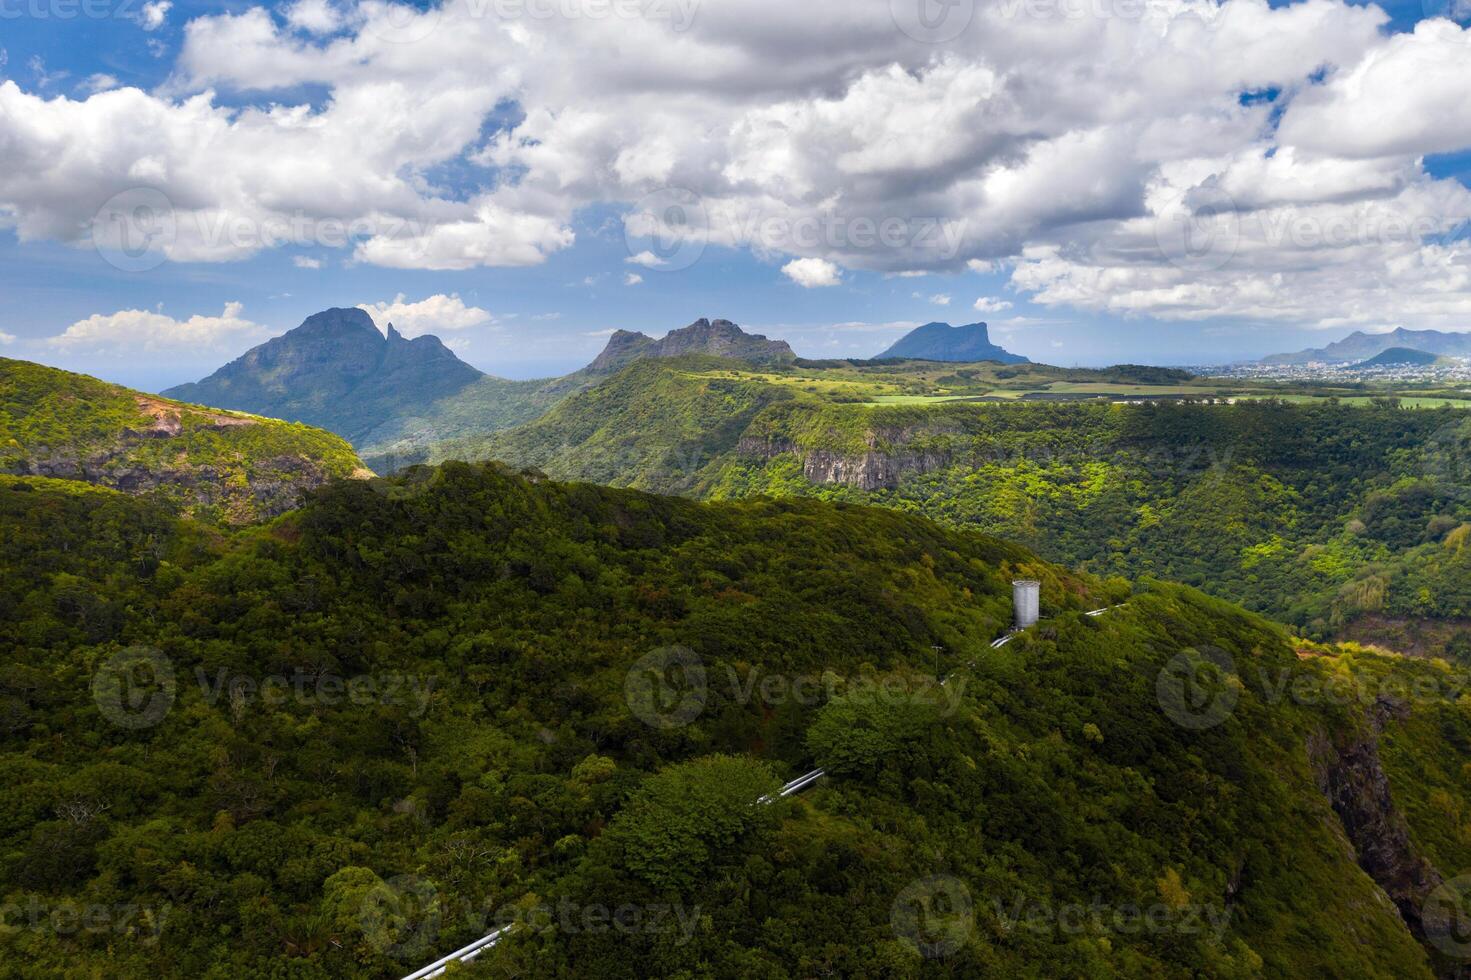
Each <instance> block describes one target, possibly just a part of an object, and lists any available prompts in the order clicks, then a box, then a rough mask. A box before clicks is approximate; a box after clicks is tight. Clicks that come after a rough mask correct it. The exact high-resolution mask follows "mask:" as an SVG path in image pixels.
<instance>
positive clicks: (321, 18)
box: [286, 0, 344, 34]
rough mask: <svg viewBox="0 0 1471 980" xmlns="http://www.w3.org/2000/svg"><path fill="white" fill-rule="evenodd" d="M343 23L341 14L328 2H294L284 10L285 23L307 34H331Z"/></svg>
mask: <svg viewBox="0 0 1471 980" xmlns="http://www.w3.org/2000/svg"><path fill="white" fill-rule="evenodd" d="M343 21H344V19H343V15H342V12H341V11H340V10H338V9H337V8H336V7H334V6H333V5H332V4H331V3H329V2H328V0H296V3H293V4H291V5H290V6H289V7H287V8H286V23H288V24H290V25H291V26H292V27H294V28H296V29H297V30H299V31H306V32H307V33H308V34H331V33H333V32H334V31H336V30H338V29H339V28H341V27H342V25H343Z"/></svg>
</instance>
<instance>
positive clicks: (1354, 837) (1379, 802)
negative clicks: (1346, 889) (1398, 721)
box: [1309, 696, 1465, 976]
mask: <svg viewBox="0 0 1471 980" xmlns="http://www.w3.org/2000/svg"><path fill="white" fill-rule="evenodd" d="M1408 712H1409V706H1408V705H1407V704H1405V703H1404V702H1402V701H1399V700H1396V699H1394V698H1390V697H1384V696H1381V697H1380V698H1379V699H1378V701H1376V702H1375V704H1374V706H1373V708H1372V709H1371V715H1370V720H1371V723H1372V725H1371V729H1372V730H1371V733H1369V734H1366V735H1363V736H1359V737H1356V738H1353V739H1351V740H1349V741H1348V742H1347V743H1346V744H1335V743H1334V742H1332V741H1330V740H1329V739H1327V738H1325V737H1318V738H1315V739H1314V740H1313V741H1312V742H1311V744H1310V745H1309V752H1310V754H1311V756H1312V759H1313V763H1314V769H1315V772H1316V775H1317V779H1318V786H1319V788H1320V789H1322V790H1323V792H1324V793H1325V794H1326V795H1327V796H1328V800H1329V802H1330V803H1331V804H1332V805H1333V811H1334V812H1335V813H1337V814H1338V818H1339V820H1340V821H1341V822H1342V824H1343V829H1344V832H1345V834H1346V835H1347V836H1348V839H1349V842H1350V843H1351V844H1352V845H1353V848H1354V852H1355V854H1356V855H1357V857H1358V862H1359V866H1360V867H1361V868H1363V869H1364V871H1366V872H1367V873H1368V875H1369V877H1371V878H1373V879H1374V881H1375V882H1376V883H1377V884H1378V885H1379V887H1380V888H1382V889H1383V890H1384V893H1385V894H1386V895H1388V896H1389V898H1390V900H1391V901H1392V902H1394V904H1395V907H1396V908H1398V909H1399V912H1400V916H1401V917H1402V918H1403V919H1404V920H1405V924H1406V925H1407V926H1408V927H1409V929H1410V932H1411V933H1412V934H1413V935H1414V937H1415V938H1416V939H1417V940H1419V941H1420V942H1421V943H1422V944H1423V943H1426V934H1425V923H1424V920H1423V916H1422V910H1423V908H1424V907H1425V900H1426V898H1427V897H1429V895H1430V893H1431V892H1433V891H1435V889H1436V888H1438V887H1440V885H1441V883H1442V881H1443V880H1444V879H1443V877H1442V875H1441V873H1440V872H1439V871H1438V870H1436V868H1435V867H1434V866H1433V865H1432V864H1431V863H1430V862H1429V861H1427V860H1426V859H1425V858H1423V857H1421V856H1420V855H1419V853H1418V852H1417V851H1416V850H1415V846H1414V843H1413V842H1412V841H1411V840H1410V830H1409V825H1408V824H1407V823H1406V822H1405V818H1404V815H1403V814H1401V813H1400V812H1399V810H1398V809H1396V808H1395V805H1394V800H1393V799H1392V798H1391V796H1390V791H1389V777H1388V776H1386V775H1385V772H1384V767H1383V765H1382V764H1381V762H1380V760H1379V747H1378V740H1377V738H1376V736H1377V735H1378V734H1379V732H1381V731H1383V729H1384V726H1385V724H1386V722H1388V721H1389V720H1390V719H1392V718H1402V717H1405V716H1406V715H1407V714H1408ZM1446 975H1448V976H1463V975H1465V974H1463V973H1460V972H1452V973H1450V974H1446Z"/></svg>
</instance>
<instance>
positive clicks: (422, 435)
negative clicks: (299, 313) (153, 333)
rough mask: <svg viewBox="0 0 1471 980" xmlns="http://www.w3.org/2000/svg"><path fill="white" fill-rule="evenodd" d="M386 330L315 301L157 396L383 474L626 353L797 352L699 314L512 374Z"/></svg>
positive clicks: (531, 405)
mask: <svg viewBox="0 0 1471 980" xmlns="http://www.w3.org/2000/svg"><path fill="white" fill-rule="evenodd" d="M387 334H388V335H387V337H385V336H384V335H383V334H381V333H379V332H378V329H377V327H376V326H374V324H373V320H372V318H371V317H370V316H368V314H367V313H365V312H364V311H362V310H359V309H331V310H325V311H323V312H321V313H317V314H314V315H312V316H310V317H307V319H306V320H305V321H304V322H303V323H302V324H301V326H299V327H297V328H295V329H294V330H290V331H288V332H287V333H285V334H283V335H281V336H280V337H276V338H273V339H272V340H269V341H266V342H265V343H264V344H261V345H260V346H258V347H255V348H253V349H251V350H249V351H247V352H246V353H245V354H244V355H242V356H241V357H239V358H237V359H236V360H234V361H232V362H230V363H229V364H227V365H225V366H224V367H222V368H220V369H219V370H218V371H216V372H215V373H214V374H212V375H210V376H209V377H208V378H205V379H204V380H203V381H199V382H196V383H191V384H184V385H179V386H177V387H174V388H170V389H168V390H167V391H165V392H164V395H165V396H168V397H171V398H178V399H182V400H186V401H191V402H197V403H201V404H207V405H214V406H218V407H220V408H230V409H239V410H241V411H247V412H253V413H256V414H259V415H268V416H272V417H276V418H284V419H290V420H293V421H299V422H305V423H307V424H308V425H315V426H320V427H322V428H324V429H328V430H330V431H332V432H335V433H337V434H338V435H340V436H343V437H344V438H346V439H348V440H349V441H350V442H351V443H352V444H353V445H354V446H355V447H357V450H358V452H359V453H360V454H361V455H362V458H363V460H364V461H365V462H366V463H367V464H368V465H369V466H370V467H372V468H373V469H375V470H377V471H379V472H392V471H395V470H397V469H400V468H402V467H405V466H409V465H412V464H415V463H422V462H424V461H426V460H427V459H429V457H430V454H431V447H433V446H436V445H439V444H443V443H447V442H454V441H456V440H463V439H465V438H467V437H472V436H473V437H483V436H486V435H488V434H490V433H494V432H498V431H500V430H503V429H508V428H512V427H514V426H517V425H521V424H523V423H527V422H530V421H532V420H533V419H535V418H537V417H539V416H540V415H542V414H544V413H545V412H546V411H548V410H549V409H551V408H552V407H553V406H555V405H556V404H558V403H559V402H560V401H561V400H562V399H564V398H566V397H567V396H569V395H572V394H575V393H576V392H579V391H582V390H584V389H586V388H588V387H590V386H591V385H594V384H596V383H598V382H599V381H601V380H603V379H604V378H606V377H607V376H608V375H610V374H613V373H616V372H617V371H618V370H619V369H621V368H622V367H625V366H626V365H628V364H631V363H633V362H634V361H636V360H640V359H644V358H667V357H679V356H683V355H687V354H712V355H718V356H722V357H730V358H736V359H739V360H741V361H744V362H747V363H750V364H783V363H788V362H791V361H793V360H795V355H794V354H793V353H792V349H791V348H790V347H789V346H787V344H786V342H785V341H780V340H768V339H767V338H765V337H762V336H759V335H752V334H748V333H745V332H744V331H742V330H741V329H740V327H738V326H736V325H735V324H734V323H731V322H730V321H729V320H715V321H713V322H712V321H710V320H705V319H701V320H696V321H695V322H694V323H692V324H690V325H689V326H687V327H682V328H680V329H678V330H673V331H671V332H670V333H669V334H667V335H666V336H665V337H663V338H661V339H659V340H654V339H652V338H650V337H648V336H645V335H644V334H641V333H635V332H632V331H628V330H619V331H616V332H615V333H614V334H613V336H612V337H611V338H610V339H609V341H608V344H607V346H606V347H605V348H604V350H603V352H602V353H601V354H599V355H598V357H597V358H596V359H595V360H594V361H593V362H592V363H591V364H589V365H588V366H587V367H585V368H582V369H581V370H579V371H574V372H573V373H572V374H569V375H565V376H563V377H559V378H543V379H536V380H530V381H511V380H507V379H505V378H497V377H494V376H492V375H487V374H483V373H481V372H480V371H478V370H476V369H475V368H473V367H471V366H470V365H468V364H466V363H465V362H463V361H461V360H460V359H459V358H458V357H456V356H455V355H454V353H453V352H452V351H450V350H449V349H448V348H446V347H445V346H444V345H443V344H442V343H441V342H440V341H439V339H438V338H436V337H433V336H429V335H425V336H421V337H416V338H414V339H413V340H406V339H404V337H403V336H401V335H400V334H399V333H398V331H397V330H395V329H394V327H393V325H392V324H389V325H388V331H387Z"/></svg>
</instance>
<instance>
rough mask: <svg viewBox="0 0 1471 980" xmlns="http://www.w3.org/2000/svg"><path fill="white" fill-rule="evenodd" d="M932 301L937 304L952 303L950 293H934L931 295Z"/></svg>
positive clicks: (945, 304)
mask: <svg viewBox="0 0 1471 980" xmlns="http://www.w3.org/2000/svg"><path fill="white" fill-rule="evenodd" d="M930 302H931V303H934V304H935V305H936V306H949V305H950V294H949V293H936V294H935V295H933V296H931V297H930Z"/></svg>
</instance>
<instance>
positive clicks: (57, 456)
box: [0, 358, 362, 524]
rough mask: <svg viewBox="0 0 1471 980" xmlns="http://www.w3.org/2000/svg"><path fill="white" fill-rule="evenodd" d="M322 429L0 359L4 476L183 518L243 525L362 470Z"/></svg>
mask: <svg viewBox="0 0 1471 980" xmlns="http://www.w3.org/2000/svg"><path fill="white" fill-rule="evenodd" d="M361 465H362V464H361V463H359V462H358V458H357V456H356V455H355V454H354V453H353V451H352V448H351V447H350V446H348V444H347V443H346V442H344V441H343V440H342V439H340V438H338V437H337V436H334V435H332V434H330V433H328V432H323V431H321V430H320V429H313V428H309V427H307V426H304V425H299V424H293V423H287V422H279V421H275V420H273V419H263V418H259V417H257V416H253V415H246V414H243V413H239V412H222V411H214V410H210V409H204V408H200V407H198V406H195V405H186V404H184V403H182V402H176V401H170V400H168V399H163V398H157V397H155V396H152V395H145V394H142V393H140V392H136V391H130V390H128V389H127V388H123V387H120V386H118V385H113V384H108V383H106V382H103V381H99V380H97V379H96V378H91V377H87V376H86V375H80V374H71V373H69V372H66V371H58V370H56V369H54V368H48V367H43V366H41V365H39V364H32V363H29V362H27V361H13V360H7V359H5V358H0V473H9V474H18V475H34V476H46V477H57V478H63V479H69V480H78V481H83V482H86V483H95V484H99V485H101V486H106V487H114V488H117V489H120V490H125V491H127V492H129V493H148V494H152V495H155V496H158V497H160V498H162V499H165V500H167V501H169V502H170V503H171V504H172V505H173V506H175V507H176V508H178V509H179V510H180V511H182V512H183V513H186V514H191V515H193V516H195V517H198V518H201V519H207V520H214V521H223V522H227V523H235V524H238V523H246V522H249V521H254V520H259V519H261V518H263V517H270V516H274V515H276V514H279V513H281V512H282V511H284V510H286V509H288V508H290V507H292V506H294V505H295V503H296V498H297V495H298V494H299V493H300V492H301V491H302V490H303V489H307V488H310V487H314V486H318V485H320V484H322V483H324V482H325V481H327V480H328V479H331V478H333V477H344V476H349V475H352V474H353V473H354V472H356V471H359V470H360V469H361Z"/></svg>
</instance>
